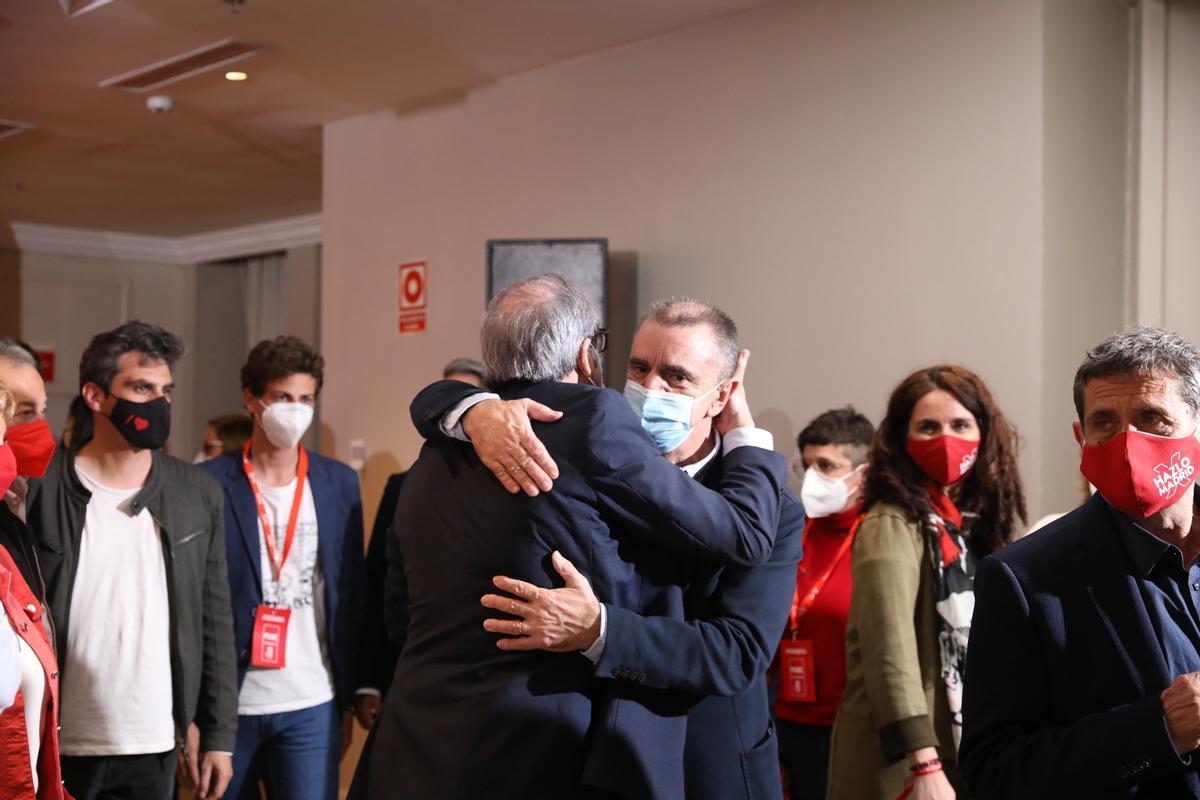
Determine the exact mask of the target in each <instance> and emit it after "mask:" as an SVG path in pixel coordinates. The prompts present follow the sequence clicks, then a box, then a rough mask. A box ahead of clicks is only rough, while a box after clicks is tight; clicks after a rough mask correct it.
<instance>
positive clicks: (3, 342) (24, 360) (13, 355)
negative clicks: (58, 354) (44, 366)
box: [0, 338, 38, 369]
mask: <svg viewBox="0 0 1200 800" xmlns="http://www.w3.org/2000/svg"><path fill="white" fill-rule="evenodd" d="M0 361H7V362H9V363H10V364H16V365H17V366H20V367H33V368H34V369H38V361H37V357H36V356H34V354H33V353H31V352H29V348H28V347H26V346H25V345H23V344H21V343H20V342H18V341H17V340H16V339H3V338H0Z"/></svg>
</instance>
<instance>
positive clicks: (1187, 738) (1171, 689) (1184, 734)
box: [1162, 672, 1200, 756]
mask: <svg viewBox="0 0 1200 800" xmlns="http://www.w3.org/2000/svg"><path fill="white" fill-rule="evenodd" d="M1162 705H1163V715H1164V716H1166V718H1167V731H1168V732H1169V733H1170V734H1171V742H1172V743H1173V744H1174V745H1175V752H1176V753H1178V754H1179V755H1181V756H1182V755H1186V754H1187V753H1190V752H1192V751H1193V750H1195V749H1196V748H1197V747H1200V672H1189V673H1188V674H1186V675H1180V676H1179V677H1178V678H1176V679H1175V680H1174V681H1172V682H1171V685H1170V686H1168V687H1167V688H1166V689H1163V693H1162Z"/></svg>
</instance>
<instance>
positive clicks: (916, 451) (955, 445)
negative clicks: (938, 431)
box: [907, 434, 979, 486]
mask: <svg viewBox="0 0 1200 800" xmlns="http://www.w3.org/2000/svg"><path fill="white" fill-rule="evenodd" d="M907 449H908V454H909V455H910V456H912V460H913V461H915V462H916V464H917V466H918V467H920V468H921V471H922V472H924V473H925V474H926V475H928V476H929V477H930V479H932V480H933V482H934V483H936V484H938V485H939V486H949V485H950V484H952V483H957V482H958V481H960V480H962V477H963V476H964V475H966V474H967V473H968V472H970V471H971V468H972V467H974V466H975V459H977V458H978V457H979V440H978V439H976V440H974V441H971V440H969V439H960V438H959V437H957V436H948V435H946V434H942V435H941V436H935V437H933V438H932V439H909V440H908V448H907Z"/></svg>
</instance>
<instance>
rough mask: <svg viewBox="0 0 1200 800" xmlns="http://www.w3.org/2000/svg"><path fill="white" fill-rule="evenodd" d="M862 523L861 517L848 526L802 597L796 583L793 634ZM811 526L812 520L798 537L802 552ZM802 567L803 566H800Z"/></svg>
mask: <svg viewBox="0 0 1200 800" xmlns="http://www.w3.org/2000/svg"><path fill="white" fill-rule="evenodd" d="M861 523H862V517H859V518H858V520H856V521H855V523H854V525H853V526H852V527H851V528H850V533H848V534H846V538H845V539H843V540H842V545H841V547H839V548H838V551H837V553H836V554H835V555H834V556H833V560H832V561H830V562H829V566H828V567H826V568H825V571H824V572H822V573H821V574H820V575H819V576H818V577H817V579H816V580H815V581H813V584H812V586H810V587H809V589H808V592H807V593H806V594H805V595H804V597H800V585H799V584H796V592H795V594H793V595H792V613H791V614H790V615H789V620H790V628H791V631H792V633H793V634H794V633H795V632H796V631H797V630H798V629H799V627H800V618H801V617H803V616H804V615H805V614H807V613H808V610H809V609H810V608H812V607H813V603H815V602H817V596H818V595H820V594H821V591H822V590H823V589H824V588H825V584H827V583H829V579H830V578H832V577H833V571H834V570H836V569H837V566H838V564H840V563H841V561H842V559H843V558H845V557H846V553H849V552H850V546H851V545H852V544H854V534H856V533H858V526H859V525H860V524H861ZM811 527H812V522H809V524H808V525H805V526H804V533H803V534H802V536H801V539H800V550H801V552H803V553H807V552H808V532H809V529H810V528H811ZM801 569H803V567H801Z"/></svg>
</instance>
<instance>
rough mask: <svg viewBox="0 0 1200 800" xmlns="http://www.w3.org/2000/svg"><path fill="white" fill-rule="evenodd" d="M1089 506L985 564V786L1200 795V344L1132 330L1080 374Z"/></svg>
mask: <svg viewBox="0 0 1200 800" xmlns="http://www.w3.org/2000/svg"><path fill="white" fill-rule="evenodd" d="M1075 406H1076V410H1077V411H1078V414H1079V421H1078V422H1076V423H1075V425H1074V428H1075V438H1076V440H1077V441H1078V442H1079V444H1080V445H1081V447H1082V448H1083V455H1082V461H1081V465H1080V468H1081V470H1082V472H1083V474H1084V475H1085V476H1086V477H1087V479H1088V480H1089V481H1091V483H1092V484H1094V485H1095V486H1096V488H1097V490H1098V492H1097V494H1096V495H1095V496H1093V497H1092V499H1091V500H1090V501H1088V503H1086V504H1085V505H1084V506H1083V507H1081V508H1079V509H1077V510H1075V511H1074V512H1072V513H1070V514H1068V515H1067V516H1065V517H1063V518H1062V519H1059V520H1056V521H1055V522H1053V523H1051V524H1050V525H1047V526H1046V527H1045V528H1043V529H1041V530H1040V531H1038V532H1037V533H1035V534H1033V535H1031V536H1028V537H1027V538H1025V539H1023V540H1021V541H1019V542H1017V543H1016V544H1014V545H1012V546H1010V547H1008V548H1006V549H1005V550H1003V551H1001V552H1000V553H998V554H996V555H994V556H991V557H989V558H987V559H985V560H984V561H983V562H982V563H981V564H980V566H979V571H978V573H977V575H976V578H975V617H974V623H973V625H972V628H971V649H970V653H969V655H968V660H967V672H966V674H967V676H968V677H967V681H966V685H965V689H966V697H965V700H964V706H963V717H964V731H963V742H962V751H961V753H960V756H959V759H960V763H961V764H962V769H963V774H964V776H965V777H966V779H967V783H968V785H969V786H970V789H971V793H972V795H973V796H975V797H976V798H981V799H982V800H987V798H1017V797H1019V798H1037V797H1056V798H1057V797H1092V798H1096V797H1132V796H1134V795H1135V794H1136V795H1137V796H1138V797H1200V776H1198V775H1197V772H1196V769H1197V766H1200V758H1197V757H1196V755H1197V754H1196V753H1195V751H1196V749H1197V747H1198V746H1200V563H1198V562H1197V558H1198V556H1200V529H1197V527H1196V524H1197V520H1198V519H1200V518H1198V516H1197V515H1196V507H1195V502H1196V498H1195V486H1194V483H1195V479H1196V467H1197V465H1198V464H1200V442H1198V441H1197V438H1196V426H1197V418H1198V415H1197V411H1198V410H1200V350H1198V349H1197V348H1196V347H1195V346H1193V345H1192V344H1191V343H1189V342H1187V341H1186V340H1184V339H1183V338H1182V337H1180V336H1179V335H1177V334H1174V333H1171V332H1169V331H1165V330H1162V329H1159V328H1133V329H1131V330H1129V331H1127V332H1126V333H1123V334H1121V335H1118V336H1113V337H1110V338H1108V339H1105V340H1104V341H1103V342H1101V343H1100V344H1099V345H1097V346H1096V347H1094V348H1093V349H1092V350H1091V351H1089V352H1088V354H1087V357H1086V358H1085V359H1084V361H1083V363H1082V364H1081V365H1080V367H1079V369H1078V371H1077V372H1076V374H1075Z"/></svg>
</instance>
